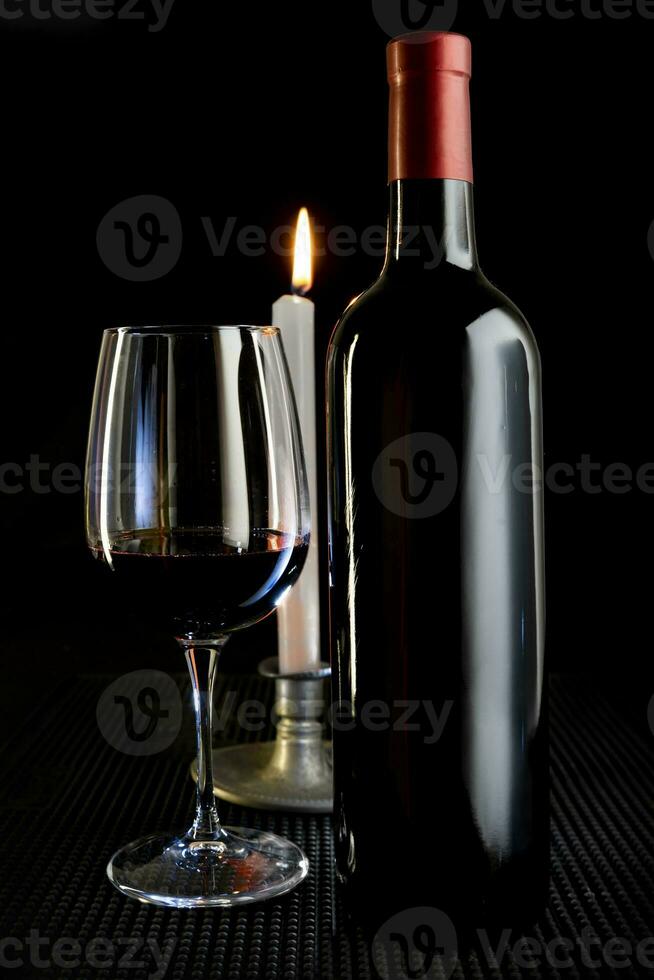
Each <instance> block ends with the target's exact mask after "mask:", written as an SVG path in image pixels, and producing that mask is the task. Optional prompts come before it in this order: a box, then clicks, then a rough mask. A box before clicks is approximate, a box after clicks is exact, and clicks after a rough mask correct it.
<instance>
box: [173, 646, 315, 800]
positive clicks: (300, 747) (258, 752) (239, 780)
mask: <svg viewBox="0 0 654 980" xmlns="http://www.w3.org/2000/svg"><path fill="white" fill-rule="evenodd" d="M259 672H260V673H261V674H263V675H264V677H270V678H274V680H275V692H276V709H277V715H278V719H279V720H278V722H277V737H276V738H275V740H274V741H273V742H250V743H248V744H247V745H233V746H228V747H227V748H222V749H215V750H214V752H213V771H214V793H215V795H216V796H218V797H220V798H221V799H223V800H228V801H229V802H230V803H237V804H239V805H241V806H251V807H255V808H256V809H260V810H286V811H288V812H291V813H331V812H332V809H333V803H334V799H333V788H332V766H331V743H330V742H327V741H324V740H323V726H322V723H321V721H320V717H321V715H322V713H323V710H324V696H323V686H324V681H325V678H327V677H329V675H330V673H331V670H330V667H329V665H328V664H325V663H321V664H320V666H319V667H317V668H316V669H315V670H308V671H303V672H302V673H297V674H280V673H279V669H278V662H277V658H276V657H269V658H268V659H267V660H264V661H263V662H262V663H261V664H260V665H259ZM191 775H192V777H193V779H194V780H197V761H196V760H194V761H193V763H192V765H191Z"/></svg>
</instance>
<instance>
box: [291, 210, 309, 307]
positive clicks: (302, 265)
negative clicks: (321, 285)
mask: <svg viewBox="0 0 654 980" xmlns="http://www.w3.org/2000/svg"><path fill="white" fill-rule="evenodd" d="M291 282H292V285H293V292H294V293H300V294H301V295H304V293H308V292H309V290H310V289H311V283H312V282H313V270H312V263H311V224H310V222H309V212H308V211H307V209H306V208H300V213H299V214H298V216H297V226H296V228H295V248H294V250H293V278H292V280H291Z"/></svg>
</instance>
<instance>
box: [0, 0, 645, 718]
mask: <svg viewBox="0 0 654 980" xmlns="http://www.w3.org/2000/svg"><path fill="white" fill-rule="evenodd" d="M588 2H589V3H590V7H591V9H592V10H594V11H597V10H600V9H601V8H602V6H603V4H602V0H594V2H593V0H588ZM607 2H608V0H607ZM559 4H560V8H561V9H568V10H571V11H572V12H573V16H572V17H571V18H570V19H566V20H563V19H557V18H555V17H553V16H551V15H548V14H547V13H542V15H541V16H538V17H534V18H533V19H525V18H524V17H521V16H518V15H517V14H516V13H515V11H514V10H513V9H512V8H511V5H510V3H509V2H508V0H507V4H506V6H505V8H504V10H503V12H502V14H501V15H500V16H498V17H491V16H490V15H489V13H488V9H487V7H485V5H484V4H483V3H481V2H478V0H475V2H474V5H473V3H472V0H460V2H459V8H460V9H459V13H458V16H457V18H456V20H455V21H454V24H453V29H455V30H459V31H462V32H465V33H468V34H469V36H470V37H471V38H472V41H473V45H474V71H473V87H472V93H473V95H472V99H473V102H472V104H473V126H474V162H475V171H476V210H477V225H478V238H479V249H480V256H481V260H482V265H483V267H484V269H485V271H486V273H487V275H488V276H489V277H490V278H491V279H492V280H493V281H494V282H496V283H497V285H499V286H500V288H502V289H503V290H504V291H506V292H507V293H508V294H509V295H510V296H511V298H512V299H513V300H514V301H515V302H516V303H517V304H518V305H519V306H520V307H521V309H522V310H523V311H524V312H525V314H526V316H527V318H528V319H529V321H530V322H531V324H532V327H533V329H534V332H535V334H536V336H537V339H538V342H539V345H540V348H541V353H542V359H543V369H544V391H545V448H546V463H547V465H551V464H553V463H557V462H565V463H569V464H572V465H573V466H575V465H576V464H577V463H578V462H579V461H580V460H581V458H582V455H583V454H587V455H590V457H591V459H592V461H593V462H595V463H599V464H601V465H602V468H603V469H604V468H606V467H607V466H608V465H609V464H611V463H615V462H621V463H625V464H627V465H629V466H631V467H632V468H633V469H634V470H635V469H636V468H637V467H638V466H640V465H642V464H643V463H646V462H649V461H650V460H652V461H654V439H653V438H652V414H653V413H652V395H651V393H652V381H651V378H652V349H651V345H650V339H649V338H650V335H651V330H652V324H651V308H652V303H651V293H652V289H651V285H652V280H653V272H654V265H653V259H652V256H651V254H650V251H649V248H648V230H649V228H650V224H651V223H652V221H653V220H654V200H653V194H652V181H651V171H652V159H651V151H650V145H651V140H650V137H651V105H652V102H651V99H652V91H653V90H654V84H653V83H654V58H652V41H653V40H654V20H649V19H646V18H644V17H643V16H641V15H639V13H638V12H637V11H636V10H631V11H630V14H629V16H627V17H624V19H615V18H614V17H611V16H609V15H608V14H606V13H605V14H604V15H602V16H600V17H597V18H596V17H589V16H588V15H587V12H586V14H585V13H584V12H583V11H582V9H581V4H580V3H579V2H570V3H566V2H565V0H559ZM42 6H43V7H44V8H45V0H43V4H42ZM376 6H377V8H378V9H384V7H385V6H386V7H388V8H391V7H392V6H393V4H392V3H391V0H388V3H387V4H386V5H384V4H383V3H382V4H377V5H376ZM604 7H605V8H606V4H604ZM473 8H474V10H473ZM3 9H4V10H7V9H9V10H14V9H16V10H20V11H21V12H22V13H23V16H22V17H20V18H17V19H15V20H11V21H10V20H7V19H6V17H4V16H0V84H1V88H2V102H3V112H2V171H3V181H2V208H1V210H0V229H1V231H0V234H1V238H2V248H3V258H2V276H1V280H0V283H1V292H0V296H1V302H2V307H3V314H2V334H1V336H0V343H1V345H2V348H1V350H2V385H1V386H0V431H1V432H2V435H1V437H0V438H1V445H2V448H1V454H0V455H1V461H10V462H14V463H17V464H19V465H21V466H24V465H25V464H26V463H27V462H29V459H30V455H32V454H36V455H38V457H39V459H40V461H41V462H42V463H46V464H48V465H49V466H50V467H51V468H53V467H54V466H56V465H57V464H58V463H62V462H65V463H71V464H74V465H77V466H78V467H82V465H83V458H84V452H85V441H86V431H87V421H88V414H89V408H90V399H91V394H92V386H93V380H94V372H95V364H96V359H97V354H98V349H99V344H100V337H101V333H102V330H103V329H104V328H106V327H109V326H113V325H117V324H121V323H141V322H155V321H163V322H185V321H187V322H234V321H240V322H266V321H268V320H269V318H270V305H271V303H272V301H273V300H274V299H275V298H276V297H277V296H279V295H280V294H281V293H283V292H286V291H287V288H288V280H289V272H290V262H289V260H288V259H287V258H285V257H283V256H279V255H277V254H275V253H274V252H273V251H272V250H271V249H266V252H265V254H264V255H263V256H261V257H258V258H255V257H251V256H246V255H243V254H241V253H240V252H239V250H238V248H237V247H236V245H235V243H234V242H233V241H232V244H231V245H230V246H229V248H228V250H227V252H226V254H225V255H224V256H223V257H214V256H213V255H212V253H211V249H210V247H209V244H208V242H207V237H206V234H205V231H204V229H203V226H202V221H201V219H202V217H207V216H208V217H210V218H211V220H212V222H213V224H214V226H215V228H216V229H217V230H218V231H220V230H221V228H222V226H223V225H224V223H225V221H226V220H227V219H228V218H229V217H233V218H236V219H237V228H241V227H242V226H244V225H247V224H256V225H260V226H262V227H263V228H264V229H265V230H266V232H267V233H268V234H270V233H272V232H273V230H274V229H275V228H276V227H278V226H279V225H284V224H288V223H289V222H293V221H294V219H295V215H296V213H297V209H298V207H299V206H300V205H306V206H308V207H309V209H310V211H311V213H312V215H313V217H314V220H315V221H316V222H317V223H318V224H321V225H324V226H325V227H326V228H331V227H333V226H336V225H341V224H343V225H350V226H352V227H354V229H355V230H357V232H358V233H360V232H361V231H363V229H364V228H366V227H367V226H370V225H379V224H381V223H383V221H384V214H385V207H386V189H385V183H386V173H385V170H386V129H385V128H386V80H385V64H384V46H385V44H386V42H387V41H388V36H387V34H386V33H385V32H384V30H383V29H382V27H381V26H380V25H379V23H378V21H377V19H376V17H375V13H374V11H373V6H372V5H371V3H370V2H369V0H360V2H356V3H355V2H352V0H350V2H342V3H332V4H320V5H318V4H312V3H308V2H305V3H297V2H290V0H287V2H285V3H256V4H252V3H248V2H243V3H239V4H231V5H227V4H224V3H222V2H220V3H199V2H192V0H175V2H174V4H173V7H172V11H171V13H170V16H169V19H168V22H167V24H166V26H165V27H164V28H163V29H162V30H160V31H157V32H155V31H152V30H149V29H148V27H149V24H148V21H150V26H151V22H152V20H153V18H152V15H151V13H150V10H151V8H150V7H146V5H145V4H144V3H143V2H142V0H141V2H140V4H139V5H138V6H136V7H135V8H134V12H135V13H137V14H138V13H141V14H143V13H144V14H145V18H146V19H140V20H119V19H117V18H116V17H113V18H111V19H108V20H106V21H94V20H89V19H88V18H85V17H81V18H80V19H79V20H76V21H70V22H62V21H61V20H58V19H56V18H53V19H51V20H48V21H44V20H40V21H37V20H35V18H34V16H33V14H30V13H29V9H28V7H27V6H26V5H18V4H17V0H14V4H12V3H11V2H10V0H6V3H5V6H4V7H3ZM529 9H530V10H532V8H529ZM616 9H617V8H616ZM621 9H622V12H623V13H624V12H626V11H627V10H629V8H621ZM652 13H654V11H652ZM139 194H157V195H161V196H163V197H164V198H166V199H167V200H169V201H170V202H171V203H172V204H173V205H174V206H175V208H176V209H177V211H178V212H179V215H180V218H181V221H182V226H183V245H182V252H181V257H180V259H179V261H178V263H177V264H176V266H175V267H174V268H173V269H172V271H171V272H170V273H168V274H167V275H165V276H163V277H162V278H159V279H157V280H155V281H153V282H129V281H127V280H125V279H123V278H121V277H120V276H117V275H116V274H114V273H113V272H112V271H111V270H110V269H109V268H107V266H106V265H105V264H104V263H103V261H102V259H101V257H100V255H99V252H98V249H97V247H96V232H97V228H98V225H99V223H100V221H101V219H102V217H103V216H104V215H105V213H106V212H107V211H108V210H109V209H110V208H112V207H113V206H114V205H116V204H117V203H119V202H120V201H122V200H124V199H126V198H129V197H131V196H134V195H139ZM379 264H380V262H379V259H377V258H375V257H373V256H366V255H365V254H363V253H362V252H361V250H360V249H357V251H356V254H355V255H353V256H351V257H347V258H342V257H341V258H339V257H336V256H333V255H331V256H330V255H326V256H324V257H323V258H321V259H320V260H319V261H318V263H317V268H316V285H315V288H314V290H313V294H312V295H313V298H314V299H315V301H316V304H317V336H318V350H319V354H320V364H319V365H318V367H317V371H318V375H319V377H320V378H322V359H323V356H324V351H325V349H326V345H327V341H328V337H329V334H330V331H331V328H332V326H333V323H334V321H335V319H336V317H337V315H338V313H339V311H340V310H341V309H342V308H343V307H344V306H345V304H346V303H347V302H348V301H349V300H350V299H351V297H352V296H353V295H354V294H356V293H357V292H358V291H360V290H361V289H362V288H363V287H365V286H366V285H367V284H368V283H369V281H370V280H371V279H372V278H374V276H375V275H376V273H377V271H378V268H379ZM600 477H601V474H597V473H596V474H594V477H593V479H594V481H595V482H598V480H599V479H600ZM11 480H12V477H11V476H9V477H7V481H8V482H11ZM43 480H44V482H47V477H45V476H44V477H43ZM25 482H26V486H25V488H24V489H22V490H21V491H20V492H17V493H14V494H8V493H6V492H3V493H0V528H1V534H2V536H1V538H0V542H1V546H0V563H1V565H2V576H3V585H2V591H1V593H0V612H1V616H2V622H1V633H0V645H1V648H2V651H3V654H4V661H5V665H4V668H3V681H4V690H5V694H6V697H5V698H4V699H3V700H4V702H5V703H6V706H7V707H6V714H5V720H8V723H12V722H13V720H14V719H15V716H17V715H18V714H20V713H21V712H22V711H23V710H24V709H25V706H26V705H27V704H28V702H29V695H30V691H33V690H34V687H35V686H38V685H39V684H41V685H46V686H47V684H49V683H50V681H51V680H52V679H53V678H54V677H56V676H61V675H65V674H67V673H75V672H84V671H96V670H103V671H106V670H109V671H112V672H115V673H121V672H123V671H126V670H130V669H136V668H138V667H142V666H148V665H152V666H154V665H159V666H163V668H164V669H181V668H182V662H181V660H180V658H179V654H178V653H177V651H176V650H175V649H174V645H171V644H169V643H168V642H167V641H165V640H164V639H162V638H160V637H153V636H150V635H146V634H144V633H143V632H142V631H140V630H139V628H138V626H137V625H136V624H133V623H131V622H129V621H126V619H125V618H124V616H123V614H122V612H121V610H120V609H113V608H111V607H109V608H108V607H107V603H106V602H103V596H102V594H100V591H99V590H98V588H97V587H96V586H97V580H96V579H95V578H94V576H93V574H92V569H91V567H90V559H88V557H87V555H86V553H85V549H84V540H83V528H82V496H81V493H80V492H79V491H77V492H71V493H67V494H62V493H57V492H52V491H51V492H45V493H37V492H35V491H34V490H33V489H31V488H30V487H29V485H28V482H29V481H25ZM546 506H547V566H548V569H547V570H548V579H547V593H548V624H547V626H548V651H549V658H550V666H551V667H552V668H554V669H556V670H563V671H573V672H582V673H584V672H588V673H592V674H593V675H604V676H605V677H606V679H607V683H609V684H610V685H611V686H616V687H618V686H619V687H621V688H626V689H629V690H631V692H632V696H633V701H634V706H635V708H636V709H637V711H638V712H639V713H640V716H641V717H642V718H643V719H644V718H645V706H646V704H647V700H648V699H649V697H650V695H651V691H652V687H651V685H650V683H649V678H651V675H652V672H653V671H652V666H651V660H652V657H651V652H650V647H651V636H650V608H651V605H652V599H651V594H652V583H651V573H650V568H651V560H650V556H651V551H652V527H653V525H654V494H647V493H644V492H642V491H641V490H639V489H637V488H634V489H631V490H630V491H628V492H625V493H621V494H617V493H611V492H608V491H606V490H602V491H600V492H598V493H592V494H591V493H588V492H584V491H583V489H581V488H580V485H579V479H578V478H577V479H576V480H575V490H574V491H573V492H571V493H568V494H560V493H553V492H551V491H550V492H548V495H547V505H546ZM273 641H274V624H272V625H271V623H265V624H262V625H261V626H259V627H256V628H254V629H253V630H252V631H251V633H250V635H249V636H247V637H245V636H244V637H238V638H236V639H234V640H233V642H232V647H231V649H230V648H229V647H228V650H229V653H228V654H226V660H225V665H226V666H227V667H228V668H229V667H230V665H231V666H232V667H238V666H239V665H241V666H243V665H248V666H251V665H253V664H254V663H255V662H256V660H257V659H258V658H259V657H262V656H264V655H266V654H268V653H269V652H270V645H271V643H272V642H273ZM39 678H40V680H39Z"/></svg>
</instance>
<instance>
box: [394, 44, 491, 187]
mask: <svg viewBox="0 0 654 980" xmlns="http://www.w3.org/2000/svg"><path fill="white" fill-rule="evenodd" d="M471 54H472V51H471V45H470V41H469V40H468V38H467V37H464V36H463V35H462V34H449V33H445V32H416V33H414V34H404V35H402V36H401V37H397V38H395V39H394V40H393V41H391V42H390V44H389V45H388V47H387V67H388V82H389V86H390V102H389V126H388V138H389V146H388V161H389V172H388V179H389V182H390V181H393V180H411V179H421V178H440V179H450V180H465V181H468V182H469V183H472V144H471V137H470V84H469V83H470V74H471V60H472V59H471Z"/></svg>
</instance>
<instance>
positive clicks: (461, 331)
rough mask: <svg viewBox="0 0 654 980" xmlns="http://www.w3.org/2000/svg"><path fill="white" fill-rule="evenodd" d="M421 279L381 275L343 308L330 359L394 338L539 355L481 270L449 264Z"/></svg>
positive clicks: (514, 311) (397, 342) (520, 318)
mask: <svg viewBox="0 0 654 980" xmlns="http://www.w3.org/2000/svg"><path fill="white" fill-rule="evenodd" d="M424 279H425V281H424V282H422V281H420V280H419V279H418V278H417V277H416V278H414V279H413V280H411V279H407V280H404V281H402V280H400V279H399V278H398V277H390V276H387V275H385V274H384V273H382V275H381V276H380V277H379V278H378V279H377V280H376V281H375V282H374V283H372V285H371V286H369V287H368V289H366V290H364V291H363V292H362V293H361V294H360V295H359V296H358V297H356V299H354V300H353V301H352V302H351V303H350V304H349V306H348V307H347V308H346V309H345V311H344V312H343V314H342V315H341V317H340V319H339V320H338V322H337V324H336V326H335V328H334V331H333V334H332V337H331V341H330V358H333V357H336V356H338V354H339V353H341V354H347V352H348V351H350V349H351V348H352V346H353V345H357V346H359V347H360V348H363V347H368V346H369V345H371V344H378V343H379V342H380V340H381V341H389V342H390V341H392V342H393V344H394V346H395V347H396V349H399V348H401V347H402V346H403V344H405V343H406V344H410V345H412V346H413V345H415V344H416V340H417V338H420V343H421V344H423V345H424V346H425V347H426V348H428V347H430V346H431V344H432V343H433V344H434V345H436V344H437V345H439V346H440V347H441V349H444V348H446V347H449V346H450V345H452V346H461V345H464V344H466V343H467V342H471V341H472V342H475V343H476V344H479V343H486V344H495V343H506V342H509V341H515V342H518V343H521V344H522V345H523V346H524V347H525V349H526V350H527V351H528V352H529V354H530V355H532V356H533V357H535V358H536V359H539V354H538V347H537V343H536V339H535V337H534V334H533V332H532V330H531V328H530V326H529V324H528V322H527V320H526V318H525V316H524V315H523V313H522V312H521V311H520V310H519V309H518V307H517V306H516V305H515V303H514V302H513V301H512V300H511V299H509V297H508V296H506V295H505V294H504V293H503V292H501V290H499V289H498V288H497V287H496V286H495V285H494V284H493V283H492V282H490V280H489V279H487V278H486V276H485V275H484V274H483V273H482V272H481V271H480V270H464V269H459V268H456V267H452V268H451V270H449V271H448V272H447V273H445V274H442V275H439V277H438V279H436V277H433V278H432V277H424Z"/></svg>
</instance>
